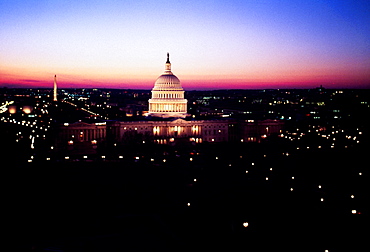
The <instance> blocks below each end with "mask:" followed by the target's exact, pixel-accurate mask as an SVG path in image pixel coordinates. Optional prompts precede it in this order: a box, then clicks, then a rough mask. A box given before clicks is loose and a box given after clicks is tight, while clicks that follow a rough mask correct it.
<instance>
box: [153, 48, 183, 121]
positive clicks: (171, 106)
mask: <svg viewBox="0 0 370 252" xmlns="http://www.w3.org/2000/svg"><path fill="white" fill-rule="evenodd" d="M184 92H185V91H184V90H183V88H182V86H181V84H180V80H179V79H178V78H177V77H176V76H175V75H174V74H173V73H172V72H171V63H170V60H169V54H168V53H167V61H166V64H165V71H164V73H163V74H162V75H161V76H159V77H158V79H157V80H156V82H155V84H154V87H153V89H152V98H151V99H149V113H148V115H151V116H156V117H164V118H165V117H167V118H168V117H182V118H184V117H186V116H187V115H188V114H187V100H186V99H184Z"/></svg>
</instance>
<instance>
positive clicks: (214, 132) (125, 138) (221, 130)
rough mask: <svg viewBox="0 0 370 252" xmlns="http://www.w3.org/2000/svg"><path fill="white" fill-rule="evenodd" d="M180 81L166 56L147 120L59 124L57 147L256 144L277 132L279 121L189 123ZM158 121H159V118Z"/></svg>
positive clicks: (223, 120) (279, 126) (154, 89)
mask: <svg viewBox="0 0 370 252" xmlns="http://www.w3.org/2000/svg"><path fill="white" fill-rule="evenodd" d="M184 92H185V91H184V90H183V88H182V87H181V84H180V80H179V79H178V78H177V77H176V76H175V75H174V74H173V73H172V72H171V63H170V61H169V55H168V54H167V61H166V65H165V72H164V73H163V74H162V75H161V76H159V77H158V79H157V80H156V82H155V84H154V87H153V89H152V97H151V99H149V112H148V117H147V118H146V119H145V120H142V121H107V122H101V123H90V124H89V123H83V122H78V123H73V124H63V125H61V126H60V130H59V138H58V142H59V146H69V148H72V146H73V145H75V143H79V144H81V143H82V142H86V143H87V144H88V145H90V146H92V147H94V145H96V144H98V143H101V142H105V141H110V142H114V143H130V142H133V141H134V142H146V141H149V142H154V143H158V144H171V143H175V142H176V141H179V140H181V141H187V142H192V143H194V144H196V143H203V142H211V143H212V142H215V143H216V142H260V141H261V139H263V138H266V137H267V136H269V135H271V134H278V133H281V130H282V128H283V125H284V122H283V121H281V120H261V121H254V120H235V119H232V118H227V119H226V118H225V119H218V120H191V119H190V117H189V114H187V100H186V99H185V98H184ZM161 118H162V119H161Z"/></svg>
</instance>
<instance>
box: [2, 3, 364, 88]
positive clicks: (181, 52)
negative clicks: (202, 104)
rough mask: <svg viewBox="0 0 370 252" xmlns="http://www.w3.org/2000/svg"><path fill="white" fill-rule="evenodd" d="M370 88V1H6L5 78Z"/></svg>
mask: <svg viewBox="0 0 370 252" xmlns="http://www.w3.org/2000/svg"><path fill="white" fill-rule="evenodd" d="M167 52H170V59H171V63H172V70H173V73H174V74H175V75H177V76H178V77H179V79H180V80H181V83H182V85H183V87H184V89H186V90H192V89H223V88H245V89H249V88H251V89H264V88H313V87H317V86H319V85H323V86H325V87H327V88H369V87H370V2H369V1H367V0H363V1H340V0H333V1H320V0H316V1H313V0H309V1H307V0H305V1H301V0H285V1H276V0H254V1H253V0H249V1H248V0H244V1H237V0H235V1H209V0H204V1H192V0H190V1H174V2H173V1H168V0H167V1H139V0H135V1H113V0H109V1H108V0H107V1H93V0H91V1H87V0H81V1H57V0H49V1H42V0H29V1H22V0H19V1H17V0H0V87H4V86H6V87H50V88H51V87H52V85H53V76H54V74H56V75H57V76H58V84H59V87H62V88H63V87H64V88H69V87H78V88H140V89H150V88H152V86H153V84H154V82H155V79H156V78H157V77H158V76H159V75H160V74H161V73H162V72H163V70H164V63H165V60H166V53H167Z"/></svg>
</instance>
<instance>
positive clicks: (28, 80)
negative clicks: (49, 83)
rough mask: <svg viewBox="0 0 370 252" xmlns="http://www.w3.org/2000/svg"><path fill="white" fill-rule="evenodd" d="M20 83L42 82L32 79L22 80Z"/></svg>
mask: <svg viewBox="0 0 370 252" xmlns="http://www.w3.org/2000/svg"><path fill="white" fill-rule="evenodd" d="M19 81H26V82H41V81H39V80H31V79H22V80H19Z"/></svg>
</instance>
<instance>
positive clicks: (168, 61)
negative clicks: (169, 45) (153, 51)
mask: <svg viewBox="0 0 370 252" xmlns="http://www.w3.org/2000/svg"><path fill="white" fill-rule="evenodd" d="M166 63H169V64H171V62H170V53H167V61H166Z"/></svg>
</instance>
